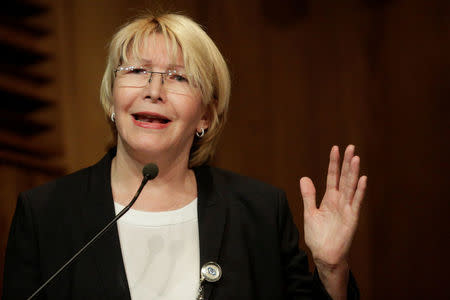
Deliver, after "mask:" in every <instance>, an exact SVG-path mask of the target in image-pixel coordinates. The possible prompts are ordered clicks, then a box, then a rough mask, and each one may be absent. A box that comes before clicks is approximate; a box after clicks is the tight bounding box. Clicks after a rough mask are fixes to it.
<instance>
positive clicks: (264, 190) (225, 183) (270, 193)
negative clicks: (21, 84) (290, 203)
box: [196, 166, 287, 212]
mask: <svg viewBox="0 0 450 300" xmlns="http://www.w3.org/2000/svg"><path fill="white" fill-rule="evenodd" d="M196 173H197V175H198V177H199V185H200V186H199V191H200V193H201V192H202V191H205V190H209V195H218V196H219V198H220V199H222V200H223V201H225V202H226V203H228V205H231V207H235V208H239V209H244V210H247V211H250V212H257V211H260V212H267V211H270V212H277V211H278V210H279V208H280V207H281V206H286V205H287V200H286V196H285V193H284V191H283V190H281V189H279V188H277V187H274V186H272V185H270V184H268V183H265V182H263V181H260V180H257V179H254V178H251V177H248V176H244V175H240V174H237V173H234V172H231V171H228V170H223V169H220V168H215V167H210V166H204V167H200V168H199V169H197V170H196Z"/></svg>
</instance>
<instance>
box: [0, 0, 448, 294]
mask: <svg viewBox="0 0 450 300" xmlns="http://www.w3.org/2000/svg"><path fill="white" fill-rule="evenodd" d="M187 2H188V3H187ZM12 3H14V4H11V5H9V6H8V7H7V8H6V9H5V10H4V12H3V13H2V14H3V18H2V20H3V21H2V22H1V24H0V43H1V44H2V46H4V45H9V46H10V47H12V49H22V50H24V49H25V50H27V53H28V52H29V53H31V54H26V55H25V58H27V57H28V58H29V57H31V58H33V57H34V60H33V59H31V58H30V59H29V60H26V62H27V63H24V60H25V59H24V54H23V53H22V54H20V55H18V54H17V53H18V52H17V51H10V52H5V50H2V51H3V52H2V54H3V55H1V57H2V60H3V64H4V65H6V66H8V68H9V69H8V68H7V69H6V70H5V68H2V71H1V72H0V93H1V96H2V99H3V100H4V101H3V102H2V103H3V107H1V108H0V114H1V115H0V118H1V120H2V121H0V162H1V165H0V179H1V180H0V187H1V191H2V195H3V196H2V199H1V201H0V249H1V251H0V254H1V255H2V257H3V255H4V247H5V245H6V240H7V232H8V229H9V223H10V221H11V217H12V214H13V211H14V207H15V201H16V195H17V193H18V192H19V191H21V190H24V189H27V188H30V187H32V186H35V185H37V184H40V183H42V182H45V181H47V180H49V179H51V178H54V177H56V176H60V175H62V174H65V173H68V172H71V171H74V170H77V169H79V168H81V167H84V166H87V165H89V164H92V163H94V162H95V161H96V160H98V159H99V158H100V157H101V156H102V155H103V153H104V150H105V148H106V145H107V144H108V142H109V141H110V140H111V137H110V135H109V131H108V128H107V125H106V122H105V121H104V119H103V115H102V112H101V108H100V105H99V103H98V89H99V85H100V81H101V76H102V73H103V69H104V67H105V60H106V58H105V57H106V45H107V43H108V40H109V38H110V37H111V35H112V34H113V32H114V31H115V30H116V28H117V27H118V26H119V25H120V24H122V23H123V22H124V21H126V20H128V19H129V17H131V16H133V15H135V14H136V13H138V12H139V11H140V10H142V9H144V8H154V7H163V8H169V9H171V10H173V11H179V12H184V13H186V14H188V15H190V16H192V17H193V18H194V19H195V20H196V21H198V22H199V23H201V24H202V25H204V26H205V29H206V31H207V32H208V34H209V35H210V36H211V37H212V38H213V39H214V40H215V41H216V43H217V44H218V46H219V48H220V49H221V50H222V53H223V54H224V56H225V57H226V59H227V61H228V63H229V66H230V69H231V72H232V79H233V89H232V98H231V110H230V115H229V122H228V125H227V128H226V130H225V132H224V134H223V137H222V140H221V144H220V147H219V150H218V152H217V155H216V158H215V161H214V164H215V165H217V166H220V167H223V168H227V169H231V170H234V171H236V172H240V173H243V174H246V175H249V176H253V177H256V178H259V179H262V180H264V181H266V182H269V183H271V184H274V185H276V186H279V187H281V188H283V189H285V190H286V192H287V194H288V197H289V199H290V205H291V208H292V211H293V214H294V217H295V221H296V223H297V224H298V226H299V229H300V230H302V204H301V199H300V197H299V191H298V179H299V178H300V177H301V176H304V175H308V176H310V177H312V178H313V180H314V182H316V185H318V186H319V188H318V192H319V194H322V193H323V190H324V189H323V186H324V182H325V172H326V168H327V163H328V161H327V159H328V152H329V150H330V148H331V146H332V145H333V144H337V145H339V146H340V147H341V149H343V148H344V147H345V146H346V145H347V144H349V143H353V144H355V145H356V146H357V152H358V154H360V155H361V158H362V172H363V173H364V174H366V175H368V176H369V189H368V194H367V197H366V200H365V204H364V206H363V208H362V212H361V221H360V225H359V228H358V232H357V235H356V237H355V240H354V243H353V248H352V253H351V267H352V270H353V272H354V273H355V276H356V277H357V279H358V283H359V285H360V289H361V293H362V296H363V299H406V298H407V299H435V298H442V296H445V295H448V292H446V288H445V287H446V283H447V281H448V275H447V274H448V269H449V267H450V266H449V263H448V260H447V259H446V258H447V257H446V256H447V255H448V253H450V241H449V237H450V234H449V233H450V232H449V218H448V217H447V214H448V212H449V206H450V205H449V200H450V199H449V197H448V192H447V190H448V182H449V177H448V170H449V167H450V166H449V153H450V152H449V148H450V147H449V141H448V140H449V139H448V135H449V134H448V127H449V126H448V125H449V122H448V113H449V104H448V103H449V101H450V36H449V35H450V30H449V29H450V2H449V1H447V0H431V1H426V0H408V1H407V0H403V1H401V0H390V1H389V0H384V1H376V0H344V1H326V0H317V1H312V0H309V1H308V0H297V1H295V0H279V1H268V0H248V1H237V0H228V1H207V0H195V1H181V0H176V1H175V0H174V1H157V2H156V1H137V0H135V1H131V0H128V1H126V0H120V1H114V2H112V1H107V0H99V1H88V0H64V1H56V0H55V1H51V0H40V1H25V2H24V1H16V2H12ZM16 4H17V5H19V6H20V5H24V4H27V5H25V7H28V10H24V9H23V8H24V7H23V6H22V7H21V8H22V9H20V10H19V9H17V5H16ZM31 4H33V5H31ZM30 5H31V7H32V8H31V9H30V8H29V7H30ZM20 12H21V13H20ZM14 14H16V15H14ZM11 15H12V16H15V17H8V16H11ZM37 29H43V31H42V30H41V31H39V30H37ZM2 49H8V48H5V47H2ZM33 53H34V54H33ZM39 55H40V56H39ZM17 56H18V58H17ZM14 58H17V59H16V62H15V63H11V61H13V60H14ZM19 63H21V64H19ZM18 64H19V65H18ZM16 71H18V73H19V74H18V75H17V74H16V75H14V72H16ZM16 73H17V72H16ZM30 74H31V75H30ZM33 76H34V77H33ZM39 76H40V78H41V80H38V79H39V78H38V79H36V77H39ZM42 77H44V79H45V78H47V80H42ZM5 120H6V121H5ZM11 124H12V125H11ZM19 125H20V126H19ZM39 128H40V130H37V129H39ZM301 246H302V247H303V248H304V247H305V246H304V244H302V245H301ZM1 261H3V259H1ZM0 266H2V265H1V264H0Z"/></svg>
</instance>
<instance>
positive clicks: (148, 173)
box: [142, 163, 159, 180]
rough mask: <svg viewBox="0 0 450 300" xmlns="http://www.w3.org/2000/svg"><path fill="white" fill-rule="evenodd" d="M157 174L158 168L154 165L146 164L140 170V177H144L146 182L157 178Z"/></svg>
mask: <svg viewBox="0 0 450 300" xmlns="http://www.w3.org/2000/svg"><path fill="white" fill-rule="evenodd" d="M158 172H159V169H158V166H157V165H156V164H154V163H149V164H146V165H145V166H144V168H143V169H142V175H144V178H146V179H147V180H152V179H155V178H156V176H158Z"/></svg>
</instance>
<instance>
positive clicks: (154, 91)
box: [148, 72, 164, 99]
mask: <svg viewBox="0 0 450 300" xmlns="http://www.w3.org/2000/svg"><path fill="white" fill-rule="evenodd" d="M155 74H156V77H155ZM158 76H159V77H160V78H158ZM158 79H160V80H158ZM163 84H164V73H163V72H151V73H150V76H149V78H148V85H149V93H150V98H151V99H161V89H162V88H163Z"/></svg>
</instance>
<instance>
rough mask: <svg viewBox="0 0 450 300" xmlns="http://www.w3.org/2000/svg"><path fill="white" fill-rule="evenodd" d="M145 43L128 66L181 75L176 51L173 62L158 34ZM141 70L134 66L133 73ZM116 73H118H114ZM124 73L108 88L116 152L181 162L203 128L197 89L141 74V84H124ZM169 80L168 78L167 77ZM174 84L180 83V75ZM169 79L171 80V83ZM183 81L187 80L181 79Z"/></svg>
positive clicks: (203, 111) (157, 76)
mask: <svg viewBox="0 0 450 300" xmlns="http://www.w3.org/2000/svg"><path fill="white" fill-rule="evenodd" d="M148 45H149V46H148V47H147V48H144V49H142V50H141V53H140V57H139V59H133V60H131V61H130V62H129V63H127V64H126V65H124V66H122V67H127V66H131V65H133V66H136V67H140V66H144V67H145V70H150V71H153V72H168V71H173V70H176V71H177V73H180V72H181V73H184V72H185V70H184V63H183V57H182V53H181V49H179V51H178V54H179V55H178V58H177V61H176V62H175V64H173V62H171V61H170V58H169V55H168V51H167V49H166V43H165V39H164V36H163V35H162V34H155V35H153V36H150V37H149V41H148ZM132 72H133V73H140V72H141V71H139V70H134V71H132ZM119 73H120V74H119ZM124 74H126V71H124V72H117V74H116V78H115V81H114V88H113V112H115V114H116V115H115V122H116V127H117V131H118V151H121V150H123V149H121V147H126V148H128V149H129V150H131V151H134V152H137V153H144V154H145V153H147V154H149V155H152V154H153V155H155V154H158V155H160V154H167V155H170V156H174V157H177V158H180V157H179V156H180V155H185V156H182V157H184V158H185V159H186V160H187V159H188V157H189V151H190V148H191V145H192V142H193V138H194V134H195V132H196V131H197V130H200V128H204V129H206V128H207V127H208V120H207V119H206V117H205V112H206V109H205V107H204V105H203V104H202V99H201V93H200V91H199V89H198V88H192V89H189V90H188V91H186V90H184V91H183V92H181V93H180V92H176V91H175V92H174V90H172V89H171V85H170V84H168V78H167V77H166V78H165V80H164V83H162V80H161V76H162V75H160V74H158V73H153V74H152V75H151V76H152V80H151V81H150V82H148V79H149V78H150V74H146V76H147V81H145V84H144V86H142V85H139V86H141V87H135V86H133V84H129V82H128V81H127V79H126V77H125V76H122V75H124ZM172 80H173V79H172ZM176 81H177V82H176V83H175V84H183V79H182V78H181V77H177V78H176ZM172 83H173V82H172ZM185 84H187V82H186V83H185Z"/></svg>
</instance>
